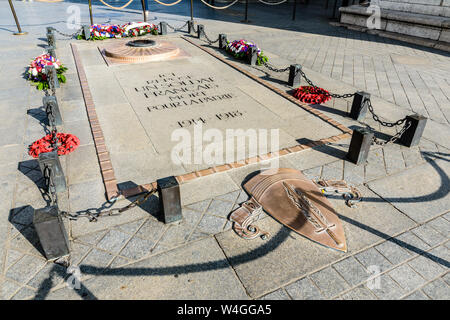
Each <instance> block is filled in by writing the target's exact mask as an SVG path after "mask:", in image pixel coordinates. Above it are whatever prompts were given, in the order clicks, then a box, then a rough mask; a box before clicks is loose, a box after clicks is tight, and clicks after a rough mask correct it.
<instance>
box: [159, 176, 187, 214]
mask: <svg viewBox="0 0 450 320" xmlns="http://www.w3.org/2000/svg"><path fill="white" fill-rule="evenodd" d="M156 183H157V185H158V195H159V203H160V207H161V210H162V217H163V221H164V223H171V222H175V221H178V220H181V219H183V215H182V213H181V198H180V186H179V184H178V181H177V179H175V177H174V176H170V177H167V178H162V179H158V180H157V181H156Z"/></svg>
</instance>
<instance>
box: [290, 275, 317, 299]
mask: <svg viewBox="0 0 450 320" xmlns="http://www.w3.org/2000/svg"><path fill="white" fill-rule="evenodd" d="M286 291H287V292H288V293H289V295H290V296H291V297H292V299H294V300H320V299H324V297H323V296H322V294H321V293H320V290H319V288H317V286H316V285H315V284H314V283H313V282H312V281H311V280H310V279H309V278H303V279H300V280H297V281H296V282H294V283H292V284H290V285H288V286H286Z"/></svg>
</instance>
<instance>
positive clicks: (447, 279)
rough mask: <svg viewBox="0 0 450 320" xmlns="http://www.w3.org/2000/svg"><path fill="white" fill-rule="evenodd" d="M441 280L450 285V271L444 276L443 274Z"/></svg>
mask: <svg viewBox="0 0 450 320" xmlns="http://www.w3.org/2000/svg"><path fill="white" fill-rule="evenodd" d="M442 280H444V281H445V282H446V283H447V284H448V285H450V273H447V274H446V275H445V276H443V277H442Z"/></svg>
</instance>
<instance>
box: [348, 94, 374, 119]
mask: <svg viewBox="0 0 450 320" xmlns="http://www.w3.org/2000/svg"><path fill="white" fill-rule="evenodd" d="M369 99H370V93H367V92H364V91H358V92H356V94H355V96H354V97H353V103H352V108H351V109H350V114H349V116H350V118H352V119H354V120H357V121H362V120H364V118H365V117H366V114H367V110H368V106H367V103H366V101H367V100H369Z"/></svg>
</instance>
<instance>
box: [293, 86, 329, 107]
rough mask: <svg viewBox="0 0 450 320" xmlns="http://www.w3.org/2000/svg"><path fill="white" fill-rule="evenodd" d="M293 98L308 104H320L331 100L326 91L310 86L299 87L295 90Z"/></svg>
mask: <svg viewBox="0 0 450 320" xmlns="http://www.w3.org/2000/svg"><path fill="white" fill-rule="evenodd" d="M294 97H296V98H297V99H299V100H300V101H302V102H306V103H309V104H322V103H324V102H327V101H328V100H330V99H331V96H330V93H329V92H328V91H327V90H325V89H322V88H319V87H312V86H302V87H299V88H298V89H297V90H295V92H294Z"/></svg>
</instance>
